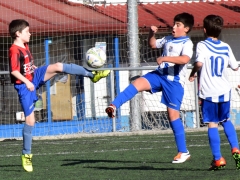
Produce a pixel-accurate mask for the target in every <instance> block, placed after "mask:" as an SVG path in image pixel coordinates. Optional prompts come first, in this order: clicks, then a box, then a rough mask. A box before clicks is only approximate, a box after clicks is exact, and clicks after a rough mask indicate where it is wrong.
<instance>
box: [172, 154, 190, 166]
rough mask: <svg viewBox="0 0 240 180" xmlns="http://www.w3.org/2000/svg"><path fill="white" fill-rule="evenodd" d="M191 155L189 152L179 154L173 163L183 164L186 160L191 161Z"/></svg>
mask: <svg viewBox="0 0 240 180" xmlns="http://www.w3.org/2000/svg"><path fill="white" fill-rule="evenodd" d="M190 156H191V155H190V153H189V151H187V152H186V153H182V152H179V153H178V154H177V155H176V156H175V157H174V159H173V161H172V163H174V164H175V163H183V162H185V161H186V160H188V159H190Z"/></svg>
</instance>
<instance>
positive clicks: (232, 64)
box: [228, 46, 238, 69]
mask: <svg viewBox="0 0 240 180" xmlns="http://www.w3.org/2000/svg"><path fill="white" fill-rule="evenodd" d="M228 48H229V66H230V67H231V68H232V69H236V68H237V67H238V63H237V60H236V58H235V56H234V54H233V52H232V49H231V47H230V46H228Z"/></svg>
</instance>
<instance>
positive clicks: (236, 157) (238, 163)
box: [233, 153, 240, 170]
mask: <svg viewBox="0 0 240 180" xmlns="http://www.w3.org/2000/svg"><path fill="white" fill-rule="evenodd" d="M233 159H234V160H235V162H236V168H237V170H240V155H239V154H237V153H234V154H233Z"/></svg>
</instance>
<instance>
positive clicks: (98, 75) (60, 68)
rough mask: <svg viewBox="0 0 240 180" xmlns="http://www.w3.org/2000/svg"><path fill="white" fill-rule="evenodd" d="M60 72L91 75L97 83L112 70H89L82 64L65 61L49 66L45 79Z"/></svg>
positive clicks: (92, 79)
mask: <svg viewBox="0 0 240 180" xmlns="http://www.w3.org/2000/svg"><path fill="white" fill-rule="evenodd" d="M59 72H64V73H66V74H71V75H80V76H84V77H89V78H90V79H91V81H92V82H94V83H96V82H98V81H99V80H100V79H102V78H105V77H107V76H108V75H109V73H110V70H104V71H93V72H91V71H89V70H87V69H85V68H84V67H82V66H79V65H76V64H65V63H55V64H51V65H49V66H48V68H47V71H46V73H45V76H44V81H47V80H49V79H51V78H52V77H53V76H55V75H56V74H57V73H59Z"/></svg>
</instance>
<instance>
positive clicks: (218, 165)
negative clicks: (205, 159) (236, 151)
mask: <svg viewBox="0 0 240 180" xmlns="http://www.w3.org/2000/svg"><path fill="white" fill-rule="evenodd" d="M225 166H226V161H225V159H224V158H223V157H221V158H220V159H219V160H212V163H211V167H210V168H209V169H208V170H209V171H215V170H219V169H223V168H225Z"/></svg>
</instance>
